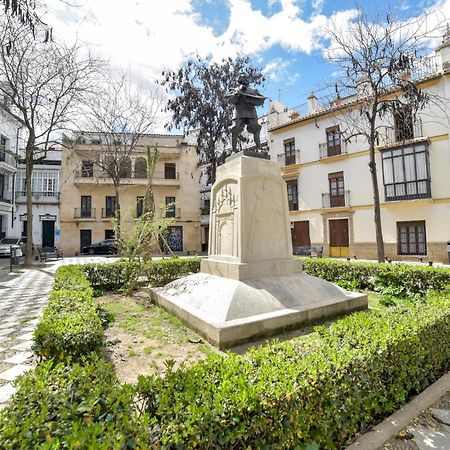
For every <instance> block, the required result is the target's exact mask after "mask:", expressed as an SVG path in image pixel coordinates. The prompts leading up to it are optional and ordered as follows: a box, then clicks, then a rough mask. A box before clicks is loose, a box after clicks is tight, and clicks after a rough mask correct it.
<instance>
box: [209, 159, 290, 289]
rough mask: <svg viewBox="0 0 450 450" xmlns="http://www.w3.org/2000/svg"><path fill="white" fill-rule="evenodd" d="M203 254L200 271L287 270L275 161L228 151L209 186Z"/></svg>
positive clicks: (284, 216) (245, 275) (255, 273)
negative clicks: (206, 249) (206, 239)
mask: <svg viewBox="0 0 450 450" xmlns="http://www.w3.org/2000/svg"><path fill="white" fill-rule="evenodd" d="M209 228H210V231H209V254H208V259H205V260H203V261H202V264H201V272H204V273H209V274H211V275H217V276H221V277H225V278H231V279H234V280H250V279H255V278H263V277H268V276H274V275H276V276H281V275H293V274H296V273H298V272H299V263H298V261H295V260H294V258H293V257H292V241H291V230H290V220H289V211H288V200H287V191H286V183H285V182H284V180H283V179H282V178H281V176H280V165H279V164H278V163H276V162H274V161H269V160H267V159H260V158H254V157H249V156H239V154H238V155H233V156H232V157H230V158H229V159H228V160H227V162H226V163H225V164H224V165H223V166H220V167H218V169H217V182H216V183H215V184H214V186H213V187H212V191H211V214H210V227H209Z"/></svg>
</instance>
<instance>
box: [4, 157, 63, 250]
mask: <svg viewBox="0 0 450 450" xmlns="http://www.w3.org/2000/svg"><path fill="white" fill-rule="evenodd" d="M60 173H61V150H60V149H52V150H49V151H48V152H47V154H46V155H45V157H44V159H42V160H41V161H37V162H36V163H35V165H34V168H33V174H32V181H31V189H32V201H33V245H34V247H35V248H42V247H59V237H60V214H59V197H60V186H61V180H60ZM15 181H16V182H15V220H14V227H13V232H14V237H22V236H23V237H25V236H26V234H27V232H26V228H27V220H28V217H27V205H26V183H25V165H24V164H20V163H19V164H18V166H17V173H16V180H15Z"/></svg>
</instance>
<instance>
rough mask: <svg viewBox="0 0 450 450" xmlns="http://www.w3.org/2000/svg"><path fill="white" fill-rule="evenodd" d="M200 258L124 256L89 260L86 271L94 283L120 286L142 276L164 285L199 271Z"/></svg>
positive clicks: (111, 287) (97, 285)
mask: <svg viewBox="0 0 450 450" xmlns="http://www.w3.org/2000/svg"><path fill="white" fill-rule="evenodd" d="M200 261H201V258H195V257H194V258H170V259H159V260H153V261H148V262H145V263H143V262H141V261H138V260H136V261H127V260H121V261H118V262H116V263H113V264H86V265H85V266H83V267H84V271H85V273H86V276H87V279H88V280H89V283H90V285H91V286H92V287H94V288H96V289H105V290H119V289H122V288H123V287H124V286H127V285H128V283H129V282H130V280H134V279H137V278H138V277H143V278H144V279H145V280H146V282H149V283H150V284H151V285H152V286H164V285H166V284H168V283H170V282H171V281H174V280H176V279H177V278H180V277H182V276H184V275H188V274H190V273H197V272H199V271H200Z"/></svg>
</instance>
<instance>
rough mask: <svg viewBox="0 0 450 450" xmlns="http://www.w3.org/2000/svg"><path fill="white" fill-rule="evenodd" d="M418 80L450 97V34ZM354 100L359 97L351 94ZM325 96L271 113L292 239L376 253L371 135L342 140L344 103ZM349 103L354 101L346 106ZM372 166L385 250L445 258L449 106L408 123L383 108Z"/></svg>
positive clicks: (328, 249) (393, 255)
mask: <svg viewBox="0 0 450 450" xmlns="http://www.w3.org/2000/svg"><path fill="white" fill-rule="evenodd" d="M428 68H429V69H430V70H429V71H428V73H427V74H425V75H423V76H421V77H420V79H418V84H419V86H420V88H421V89H422V90H423V91H424V92H428V93H430V94H433V95H434V96H437V97H438V98H441V99H444V103H445V104H447V105H448V100H449V99H450V39H449V37H448V36H447V38H446V40H445V41H444V43H443V44H442V45H441V46H440V47H439V48H438V49H437V50H436V56H435V57H433V58H430V59H429V65H428ZM355 100H356V103H355ZM346 101H347V102H348V103H347V105H348V104H349V103H350V102H353V104H355V105H356V107H357V105H358V102H357V97H356V98H349V99H347V100H346V99H339V102H335V103H332V104H328V105H320V102H318V101H317V99H316V98H315V97H314V96H313V95H311V96H310V98H309V99H308V105H307V107H308V108H309V109H307V110H306V111H304V112H301V113H299V114H298V115H297V116H295V115H292V114H288V112H286V111H281V113H273V114H272V115H271V117H270V120H269V147H270V154H271V159H273V160H278V161H279V162H280V163H281V166H282V168H281V171H282V175H283V177H284V179H285V181H286V184H287V190H288V200H289V209H290V217H291V231H292V239H293V247H294V248H299V247H311V246H314V247H323V250H324V255H325V256H331V257H345V258H354V257H356V258H357V259H376V257H377V248H376V240H375V224H374V219H373V216H374V212H373V190H372V183H371V178H370V172H369V167H368V163H369V152H368V144H367V141H366V140H365V139H363V138H357V139H355V138H353V139H351V140H350V141H347V142H346V141H344V139H343V138H342V134H341V132H342V130H343V128H345V120H344V117H343V114H344V112H345V110H346V106H345V102H346ZM347 111H348V109H347ZM382 125H383V126H382V128H381V130H380V134H379V138H378V142H377V148H376V165H377V176H378V185H379V190H380V197H381V217H382V229H383V237H384V242H385V255H386V258H387V259H392V260H422V261H440V262H448V254H447V242H448V241H450V142H449V122H448V117H446V112H445V111H443V110H442V108H441V107H439V106H438V105H436V104H435V103H434V102H429V103H428V105H427V106H426V107H425V109H424V110H422V111H419V113H418V114H417V117H416V118H415V120H414V121H413V120H412V119H411V122H410V123H408V124H406V125H408V126H407V127H406V126H405V123H404V122H402V120H400V119H399V117H396V116H393V117H387V118H386V123H385V124H382Z"/></svg>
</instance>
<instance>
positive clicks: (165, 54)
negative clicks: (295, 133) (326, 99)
mask: <svg viewBox="0 0 450 450" xmlns="http://www.w3.org/2000/svg"><path fill="white" fill-rule="evenodd" d="M46 3H47V9H48V11H47V14H46V16H45V20H46V21H47V22H48V23H49V24H50V25H51V26H52V27H53V33H54V36H55V37H56V38H57V39H63V40H65V41H67V42H68V43H72V42H74V41H75V40H78V42H79V43H83V44H86V45H88V46H89V47H90V48H91V49H92V50H93V52H94V54H97V55H99V56H101V57H102V58H106V59H107V60H108V61H109V62H110V65H111V67H113V68H115V67H121V68H122V69H127V70H129V72H130V73H131V74H132V78H133V80H134V81H135V82H136V83H138V84H142V85H143V86H144V85H148V86H150V85H151V84H152V83H154V82H155V81H156V80H158V79H160V78H161V72H162V71H163V70H176V69H177V68H178V67H180V66H181V65H183V64H184V63H185V62H186V61H187V60H188V59H189V58H191V57H193V56H195V55H197V54H198V55H200V56H202V57H210V58H212V59H213V60H220V59H221V58H223V57H228V56H235V55H249V56H250V57H251V59H252V61H253V63H254V64H255V65H257V66H259V67H261V68H262V70H263V71H264V73H265V76H266V82H265V84H264V87H263V88H262V89H261V91H262V92H263V93H264V94H265V95H266V96H267V97H269V98H272V99H277V100H281V101H282V102H283V103H284V104H286V105H288V106H290V107H294V106H296V105H300V104H302V103H304V102H306V99H307V96H308V94H309V93H310V92H311V91H316V92H318V93H320V89H321V88H323V87H324V86H326V85H329V84H330V81H332V79H333V77H334V76H335V75H336V68H335V67H333V66H331V65H330V64H328V63H327V62H326V59H325V57H324V55H325V52H326V48H327V46H329V45H330V44H329V42H328V41H327V39H326V37H325V35H324V31H323V30H324V28H326V27H329V26H331V25H332V24H337V25H338V26H345V24H346V23H347V22H348V21H350V20H352V19H354V18H355V17H356V9H355V5H356V3H355V1H351V0H47V2H46ZM391 3H392V2H391ZM388 5H389V2H388V1H386V0H359V1H358V6H359V7H360V8H362V9H363V10H365V11H366V12H367V13H368V14H369V16H370V15H373V14H376V13H377V12H383V11H386V9H387V8H388ZM395 10H396V12H397V14H398V15H399V17H400V18H401V19H407V18H408V17H411V16H415V15H418V14H422V13H423V12H424V11H437V12H436V13H433V14H435V15H436V20H439V21H446V20H450V0H405V1H401V2H400V3H397V4H396V6H395ZM266 107H267V102H266Z"/></svg>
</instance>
